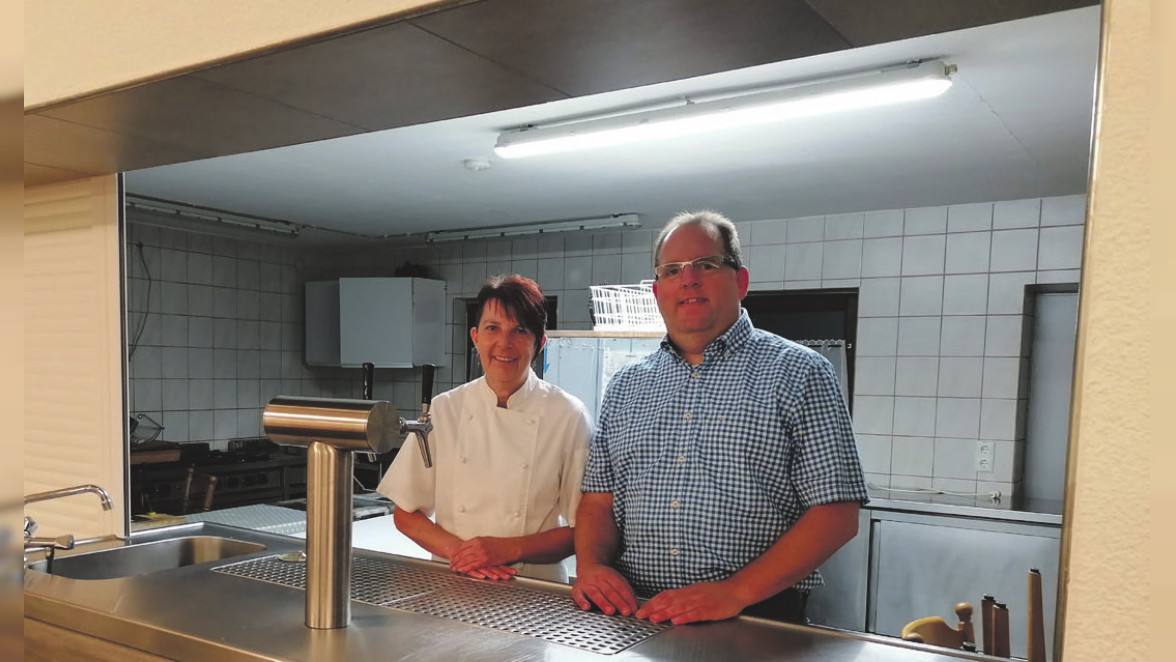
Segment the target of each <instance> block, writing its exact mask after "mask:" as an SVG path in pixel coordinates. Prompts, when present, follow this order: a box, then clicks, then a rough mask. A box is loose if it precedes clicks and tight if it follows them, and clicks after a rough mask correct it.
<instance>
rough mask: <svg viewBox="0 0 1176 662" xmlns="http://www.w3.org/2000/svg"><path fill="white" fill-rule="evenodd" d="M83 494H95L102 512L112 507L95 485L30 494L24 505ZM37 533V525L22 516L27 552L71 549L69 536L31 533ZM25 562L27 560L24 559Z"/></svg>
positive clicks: (106, 497) (30, 519)
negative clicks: (40, 535) (42, 535)
mask: <svg viewBox="0 0 1176 662" xmlns="http://www.w3.org/2000/svg"><path fill="white" fill-rule="evenodd" d="M84 492H91V493H93V494H97V495H98V498H99V499H101V500H102V510H110V509H111V508H113V507H114V503H113V502H112V501H111V500H110V495H109V494H107V493H106V490H104V489H102V488H101V487H98V486H97V485H78V486H76V487H63V488H61V489H59V490H50V491H48V492H37V493H36V494H30V495H28V496H26V497H25V498H24V505H26V506H27V505H29V504H30V503H36V502H38V501H49V500H50V499H60V498H63V497H67V496H73V495H75V494H82V493H84ZM36 531H37V523H36V522H35V521H33V518H31V517H29V516H28V515H25V516H24V549H25V551H26V552H27V551H28V550H30V549H50V550H53V549H73V546H74V537H73V536H72V535H70V534H68V533H67V534H65V535H61V536H57V537H56V538H35V537H33V533H35V532H36ZM25 561H26V562H27V561H28V559H27V558H26V559H25Z"/></svg>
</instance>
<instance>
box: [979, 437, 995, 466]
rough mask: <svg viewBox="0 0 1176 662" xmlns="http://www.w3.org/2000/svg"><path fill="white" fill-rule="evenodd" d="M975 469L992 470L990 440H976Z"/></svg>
mask: <svg viewBox="0 0 1176 662" xmlns="http://www.w3.org/2000/svg"><path fill="white" fill-rule="evenodd" d="M976 471H984V472H987V471H992V442H991V441H978V442H976Z"/></svg>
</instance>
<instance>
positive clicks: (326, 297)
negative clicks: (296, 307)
mask: <svg viewBox="0 0 1176 662" xmlns="http://www.w3.org/2000/svg"><path fill="white" fill-rule="evenodd" d="M305 341H306V364H307V365H332V366H335V365H339V281H337V280H319V281H310V282H307V283H306V338H305Z"/></svg>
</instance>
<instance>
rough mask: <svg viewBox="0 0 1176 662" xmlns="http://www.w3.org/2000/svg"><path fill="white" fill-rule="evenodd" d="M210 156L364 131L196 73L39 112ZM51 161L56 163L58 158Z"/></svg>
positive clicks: (202, 155) (192, 156)
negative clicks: (197, 75) (203, 78)
mask: <svg viewBox="0 0 1176 662" xmlns="http://www.w3.org/2000/svg"><path fill="white" fill-rule="evenodd" d="M40 114H41V115H44V116H46V117H52V118H55V119H60V120H65V121H68V122H73V123H75V124H82V125H85V126H90V127H94V128H98V129H103V130H106V131H109V132H111V133H114V134H117V135H120V136H127V137H131V138H138V139H142V140H147V141H150V142H153V143H158V144H161V145H167V146H171V147H173V148H175V149H177V150H180V151H183V152H185V153H188V154H190V155H191V157H190V158H207V157H212V156H221V155H224V154H236V153H240V152H249V151H254V150H259V149H267V148H270V147H278V146H281V145H290V144H297V143H303V142H311V141H315V140H325V139H328V138H338V137H341V136H347V135H352V134H355V133H361V132H362V130H361V129H360V128H358V127H355V126H351V125H349V124H344V123H342V122H337V121H335V120H331V119H328V118H325V117H320V116H318V115H314V114H311V113H307V112H304V111H301V110H297V109H295V108H290V107H289V106H286V105H284V104H281V103H276V102H273V101H269V100H267V99H263V98H261V97H258V96H254V95H252V94H246V93H243V92H240V91H237V90H233V89H230V88H227V87H225V86H223V85H217V84H215V83H211V82H209V81H206V80H201V79H200V78H197V77H195V76H182V77H179V78H172V79H170V80H164V81H159V82H156V83H151V84H148V85H141V86H139V87H133V88H129V89H126V90H120V91H117V92H111V93H108V94H103V95H101V96H98V97H94V98H91V99H86V100H84V101H78V102H75V103H70V104H66V105H64V106H58V107H53V108H47V109H45V110H43V111H41V112H40ZM55 165H56V164H55Z"/></svg>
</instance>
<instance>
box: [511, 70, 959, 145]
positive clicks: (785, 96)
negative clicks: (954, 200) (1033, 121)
mask: <svg viewBox="0 0 1176 662" xmlns="http://www.w3.org/2000/svg"><path fill="white" fill-rule="evenodd" d="M955 70H956V68H955V65H947V64H944V62H943V61H942V60H928V61H922V62H911V63H906V64H902V65H897V66H894V67H889V68H884V69H878V70H874V71H870V72H867V73H855V74H847V75H842V76H837V77H834V78H822V79H820V80H817V81H804V82H800V83H795V84H791V85H783V86H781V85H775V86H772V87H769V88H757V89H755V90H749V91H742V92H736V93H731V94H723V95H709V96H703V97H700V96H694V97H687V98H686V99H685V100H684V101H682V102H681V104H680V105H676V106H673V107H670V108H665V107H659V108H653V109H650V108H646V109H639V110H636V111H634V112H625V113H622V114H615V113H614V114H612V115H609V116H604V117H596V118H589V119H584V120H575V121H570V122H564V123H558V124H551V125H546V126H544V125H534V126H528V127H524V128H521V129H514V130H511V131H506V132H504V133H502V134H500V135H499V136H498V143H497V144H496V145H495V146H494V152H495V153H496V154H497V155H498V156H501V157H503V158H507V159H512V158H520V157H526V156H540V155H544V154H556V153H560V152H569V151H573V150H580V149H592V148H597V147H606V146H612V145H623V144H627V143H632V142H637V141H641V140H651V139H656V138H670V137H675V136H683V135H689V134H694V133H701V132H704V131H712V130H716V129H723V128H729V127H735V126H747V125H753V124H763V123H767V122H776V121H781V120H787V119H792V118H797V117H811V116H814V115H824V114H828V113H835V112H840V111H844V110H851V109H855V108H870V107H875V106H883V105H888V104H893V103H900V102H903V101H913V100H916V99H927V98H931V97H935V96H938V95H940V94H942V93H943V92H945V91H946V90H947V88H949V87H951V78H950V75H951V74H953V73H955Z"/></svg>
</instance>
